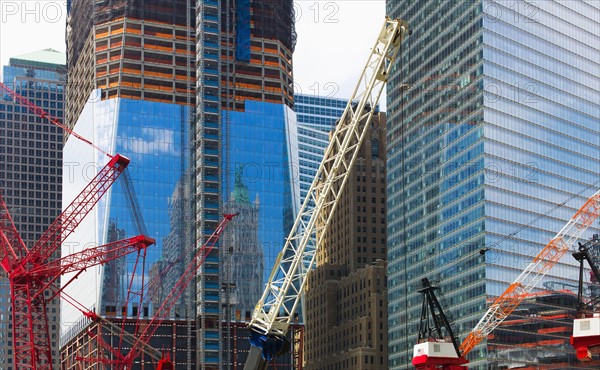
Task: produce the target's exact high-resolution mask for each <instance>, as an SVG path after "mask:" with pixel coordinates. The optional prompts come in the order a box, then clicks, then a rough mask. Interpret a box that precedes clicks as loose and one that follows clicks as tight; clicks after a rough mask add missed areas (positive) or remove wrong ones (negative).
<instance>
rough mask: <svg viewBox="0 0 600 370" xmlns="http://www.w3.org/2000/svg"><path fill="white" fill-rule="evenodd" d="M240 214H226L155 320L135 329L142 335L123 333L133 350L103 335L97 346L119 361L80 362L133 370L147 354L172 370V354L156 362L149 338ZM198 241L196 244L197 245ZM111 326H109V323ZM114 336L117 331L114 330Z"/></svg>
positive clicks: (160, 368)
mask: <svg viewBox="0 0 600 370" xmlns="http://www.w3.org/2000/svg"><path fill="white" fill-rule="evenodd" d="M237 215H238V214H237V213H235V214H224V215H223V219H222V220H221V222H220V223H219V225H218V226H217V228H216V229H215V231H214V232H213V233H212V235H211V236H210V237H209V238H208V239H207V241H206V242H205V243H204V244H203V245H202V247H200V248H198V250H197V251H196V254H195V255H194V257H193V258H192V260H191V261H190V262H189V263H188V265H187V266H186V268H185V270H184V272H183V274H182V275H181V277H180V278H179V280H178V281H177V283H175V286H174V287H173V289H172V290H171V292H170V293H169V295H168V296H167V297H166V298H165V300H164V301H163V303H162V305H161V306H160V307H159V308H158V309H157V310H156V311H155V313H154V316H153V318H152V319H151V320H150V321H149V322H147V323H144V325H143V326H142V325H136V330H137V329H138V328H140V327H143V330H142V331H141V332H139V333H135V334H133V335H132V334H128V333H126V332H124V331H122V332H121V334H120V337H119V340H118V341H117V343H120V344H123V343H128V344H129V345H130V346H131V349H130V350H129V352H127V353H126V354H123V352H122V350H121V348H113V347H111V346H110V345H108V344H107V343H106V342H105V341H104V340H103V339H102V337H101V335H97V336H96V338H97V343H98V344H99V345H100V346H101V347H103V348H104V349H105V350H106V351H108V352H109V353H110V354H111V355H112V356H113V357H115V358H116V359H105V358H85V357H77V360H78V361H85V362H93V363H103V364H105V365H111V369H116V370H124V369H130V368H131V366H132V364H133V361H134V360H135V359H136V358H137V357H138V356H139V355H140V354H141V353H142V352H145V353H148V354H150V355H151V356H152V357H154V358H155V359H156V360H157V367H156V369H157V370H171V369H173V364H172V362H171V357H170V353H168V352H167V353H165V354H163V355H162V356H161V358H160V359H157V358H156V356H155V355H152V352H157V351H156V350H155V349H153V348H152V347H151V346H150V344H149V343H150V339H151V338H152V337H153V335H154V333H155V332H156V330H157V329H158V328H159V327H160V325H161V324H162V322H163V321H164V320H165V319H166V318H167V316H168V315H169V313H170V312H171V309H172V308H173V307H174V305H175V303H176V302H177V300H178V299H179V297H180V296H181V294H182V293H183V291H184V290H185V289H186V287H187V286H188V285H189V283H190V282H191V281H192V279H193V278H194V276H196V272H197V271H198V269H199V268H200V266H202V264H203V263H204V260H205V259H206V257H207V256H208V255H209V254H210V252H211V251H212V250H213V248H214V247H215V245H216V244H217V242H218V240H219V237H220V236H221V234H222V233H223V231H224V229H225V226H227V224H228V223H229V221H231V220H232V219H233V217H235V216H237ZM197 242H198V241H196V243H197ZM91 317H92V318H93V319H98V320H101V319H100V318H99V317H97V316H95V315H92V316H91ZM102 322H103V323H104V324H106V320H102ZM109 325H110V324H109ZM111 331H112V332H113V333H114V330H111Z"/></svg>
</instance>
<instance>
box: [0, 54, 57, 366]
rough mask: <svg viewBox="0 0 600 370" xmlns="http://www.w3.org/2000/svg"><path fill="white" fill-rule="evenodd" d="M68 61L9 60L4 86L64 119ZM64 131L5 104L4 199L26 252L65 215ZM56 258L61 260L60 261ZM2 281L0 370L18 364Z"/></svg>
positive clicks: (53, 57)
mask: <svg viewBox="0 0 600 370" xmlns="http://www.w3.org/2000/svg"><path fill="white" fill-rule="evenodd" d="M65 77H66V69H65V55H64V54H63V53H60V52H57V51H56V50H52V49H45V50H39V51H36V52H32V53H29V54H25V55H20V56H17V57H13V58H10V60H9V65H8V66H4V67H3V80H4V81H3V83H4V84H5V85H7V86H8V87H9V88H11V89H13V90H15V91H16V92H17V93H19V94H21V95H22V96H24V97H26V98H27V99H28V100H30V101H31V102H32V103H34V104H35V105H37V106H39V107H41V108H43V109H44V110H45V111H47V112H48V113H49V114H50V115H52V116H54V117H56V118H58V119H62V117H63V113H64V101H65V96H64V87H65V86H64V85H65ZM62 148H63V131H62V129H61V128H59V127H58V126H55V125H53V124H52V123H51V122H49V121H48V120H45V119H42V118H41V117H38V116H37V115H36V114H34V113H33V112H31V111H30V110H29V109H28V108H27V107H25V106H23V105H21V104H19V103H16V102H15V101H13V100H12V99H10V97H8V96H2V99H1V100H0V194H1V195H2V198H3V200H4V202H5V203H6V205H7V207H8V210H9V212H10V213H11V216H12V218H13V221H14V223H15V226H16V228H17V231H19V233H20V235H21V238H22V239H23V242H24V243H25V245H26V246H27V247H32V246H33V245H34V244H35V242H37V240H38V239H39V238H40V237H41V236H42V234H43V233H44V231H46V229H47V228H48V226H50V224H51V223H52V222H53V221H54V220H55V218H56V217H57V216H58V215H59V214H60V213H61V206H62V202H61V193H62V174H63V172H62ZM54 257H55V258H58V257H60V256H59V255H55V256H54ZM1 271H2V273H1V275H2V277H0V286H1V287H2V288H1V289H0V368H2V369H6V370H13V369H16V367H15V366H14V364H13V363H12V362H13V355H12V353H13V350H12V347H13V346H12V343H13V337H12V336H13V333H12V330H11V327H12V320H11V317H12V315H11V310H10V307H11V302H10V286H9V281H8V279H6V277H5V276H6V275H5V273H4V270H3V269H2V270H1ZM59 309H60V305H59V300H58V299H54V300H52V301H51V302H50V304H49V306H48V319H49V325H50V335H51V344H52V359H53V361H54V364H53V367H55V368H58V367H59V360H60V357H59V355H58V337H59V330H60V325H59V319H60V317H59Z"/></svg>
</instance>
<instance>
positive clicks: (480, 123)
mask: <svg viewBox="0 0 600 370" xmlns="http://www.w3.org/2000/svg"><path fill="white" fill-rule="evenodd" d="M387 13H388V14H389V15H390V16H393V17H399V18H402V19H404V20H406V21H407V22H408V23H409V24H410V26H411V29H412V30H413V33H412V35H411V36H410V37H408V38H407V40H406V42H405V47H404V48H403V50H402V55H401V57H400V60H399V62H398V67H399V68H397V69H396V70H395V71H394V73H393V75H392V76H391V78H390V82H389V84H388V104H387V106H388V109H389V112H390V115H389V119H388V251H389V252H388V274H389V284H388V285H389V327H390V332H389V340H390V342H389V351H390V369H400V368H404V367H405V366H407V364H410V360H411V357H412V346H413V345H414V344H415V341H416V336H415V334H414V333H416V332H417V325H418V322H419V302H420V299H421V297H420V295H419V294H418V292H417V290H418V289H419V288H420V279H421V278H422V277H428V278H429V279H430V280H433V281H438V282H439V284H440V287H441V289H440V292H441V294H442V297H443V299H442V301H443V302H445V303H446V305H445V306H446V307H445V308H446V311H447V314H448V315H449V316H450V317H451V318H453V319H454V322H453V324H454V327H455V329H454V330H455V332H456V333H458V336H459V337H460V339H464V337H465V335H466V334H467V333H468V332H469V331H470V330H471V329H472V328H473V327H474V326H475V325H476V323H477V322H478V321H479V319H480V318H481V316H482V314H483V313H484V311H485V310H486V303H487V298H493V297H497V296H498V295H500V294H501V293H502V292H503V291H504V290H505V289H506V287H507V285H508V284H509V283H510V282H512V281H514V279H515V278H516V277H517V276H518V275H519V273H520V272H521V271H522V270H523V269H524V268H525V267H526V266H527V265H528V264H529V263H530V262H531V260H532V258H533V257H534V256H535V255H536V254H537V252H539V251H540V250H541V249H542V248H543V246H545V245H546V243H547V242H548V241H549V240H550V239H551V238H552V237H554V235H556V233H557V232H558V231H559V230H561V228H562V227H563V226H564V225H565V224H566V223H567V221H568V220H569V219H570V218H571V217H572V216H573V214H574V213H575V212H576V210H577V209H579V207H581V205H583V203H584V202H585V200H586V199H587V197H589V196H590V195H591V194H593V193H594V192H595V190H596V189H597V188H598V186H599V179H600V175H599V174H600V126H599V124H598V122H599V118H600V100H599V99H600V97H599V94H598V86H600V79H599V77H598V76H599V74H598V72H599V71H600V64H598V60H599V59H598V57H599V56H600V51H599V49H598V45H600V36H599V35H600V33H598V32H596V31H597V30H598V29H599V27H600V24H599V22H598V19H600V8H599V6H598V4H596V3H589V2H579V1H571V2H558V1H542V2H535V3H534V2H525V1H500V2H497V1H488V0H479V1H469V2H455V1H438V2H411V1H392V0H390V1H388V2H387ZM594 30H595V31H594ZM402 83H408V84H410V85H411V88H410V89H408V90H407V91H403V87H402V86H401V84H402ZM593 228H594V229H595V230H593V231H590V232H589V233H590V234H591V233H593V232H596V233H597V232H598V231H597V230H598V227H597V224H595V225H593ZM585 237H587V235H586V236H585ZM550 281H559V282H565V283H567V284H576V281H577V269H576V268H575V261H574V259H572V257H571V256H570V255H568V254H567V255H565V257H563V259H561V261H560V263H559V264H558V265H557V266H556V267H554V269H553V270H551V271H549V272H548V274H547V276H546V278H545V279H544V280H543V281H542V282H541V283H540V286H541V285H542V283H543V282H550ZM490 344H493V340H491V339H488V340H487V343H486V342H485V341H484V342H483V343H482V344H481V345H480V346H478V347H476V348H475V349H474V350H473V351H472V352H471V353H470V355H469V359H470V361H471V364H472V367H471V368H482V369H483V368H488V366H494V365H493V364H494V363H497V357H498V356H497V354H496V353H494V351H495V348H496V347H493V346H490ZM562 346H563V347H565V346H568V343H563V344H562ZM540 356H543V354H540ZM503 363H504V364H506V361H504V362H503Z"/></svg>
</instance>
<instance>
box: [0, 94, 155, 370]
mask: <svg viewBox="0 0 600 370" xmlns="http://www.w3.org/2000/svg"><path fill="white" fill-rule="evenodd" d="M0 90H2V91H5V92H7V93H8V94H9V95H10V96H12V97H13V98H14V99H15V101H17V102H19V103H20V104H22V105H25V106H26V107H28V108H29V109H30V110H31V111H32V112H33V113H34V114H36V115H37V116H39V117H41V118H42V119H48V120H49V121H50V122H52V123H53V124H56V125H59V126H60V127H62V128H63V129H66V130H67V131H69V132H70V133H71V134H73V135H76V134H75V133H73V132H72V131H71V130H68V129H67V128H66V127H65V126H63V125H61V124H60V122H58V120H56V119H55V118H53V117H51V116H50V115H48V113H47V112H45V111H44V110H43V109H41V108H39V107H37V106H36V105H35V104H33V103H31V102H30V101H29V100H27V99H26V98H24V97H22V96H21V95H19V94H18V93H16V92H14V91H12V90H11V89H9V88H8V87H6V86H5V85H4V84H2V83H0ZM76 137H77V138H79V139H80V140H83V141H84V142H86V143H88V144H90V145H92V146H93V144H92V143H91V142H90V141H89V140H87V139H85V138H83V137H81V136H79V135H76ZM94 147H95V146H94ZM97 149H98V148H97ZM102 152H103V153H105V154H106V152H104V151H102ZM109 157H110V159H109V161H108V163H107V164H106V165H105V166H104V167H103V168H102V169H101V170H100V171H99V173H98V174H97V175H96V176H95V177H94V178H93V179H92V180H91V182H90V183H89V184H88V185H87V186H86V187H85V188H84V189H83V190H82V191H81V193H79V195H77V196H76V197H75V199H74V200H73V201H72V202H71V204H69V205H68V206H67V207H65V208H64V210H63V212H62V213H61V214H60V215H59V216H58V217H57V218H56V220H55V221H54V222H53V223H52V224H51V225H50V227H48V229H47V230H46V232H45V233H44V234H43V235H42V236H41V237H40V239H39V240H38V241H37V242H36V243H35V245H33V247H31V249H28V248H27V247H26V246H25V244H24V243H23V240H22V238H21V237H20V235H19V233H18V231H17V229H16V227H15V225H14V223H13V220H12V218H11V215H10V213H9V211H8V207H7V205H6V203H5V202H4V199H3V198H2V196H1V195H0V264H1V265H2V268H3V269H4V270H5V271H6V273H7V274H8V279H9V282H10V291H11V306H12V331H13V348H14V350H13V360H14V366H15V367H16V368H18V369H34V370H42V369H43V370H45V369H48V370H51V369H52V350H51V344H50V333H49V327H48V317H47V314H46V306H47V302H48V301H49V298H48V297H47V296H46V293H47V292H50V293H54V294H52V295H51V298H50V299H52V298H53V297H55V296H56V295H57V294H59V293H60V290H58V291H56V290H55V284H53V283H55V282H56V280H57V279H58V278H59V277H60V276H61V275H62V274H65V273H67V272H74V271H83V270H84V269H86V268H88V267H91V266H95V265H98V264H102V263H105V262H107V261H109V260H112V259H115V258H119V257H121V256H123V255H126V254H128V253H131V252H133V251H140V250H145V249H146V248H147V247H148V246H149V245H151V244H153V243H154V239H152V238H148V237H146V236H143V235H141V236H138V237H134V238H130V239H126V240H122V241H119V242H116V243H111V244H107V245H105V246H102V247H98V248H94V249H92V250H84V251H82V252H80V253H75V254H72V255H69V256H67V257H65V258H63V259H60V260H52V255H53V254H54V253H55V252H56V250H57V249H58V248H59V247H60V245H61V243H62V242H63V241H64V240H65V239H66V238H67V237H69V235H71V234H72V233H73V231H75V229H76V228H77V226H78V225H79V224H80V223H81V221H82V220H83V218H84V217H85V216H86V215H87V214H88V213H89V212H90V211H91V210H92V208H93V207H94V206H95V205H96V204H97V203H98V201H99V200H100V198H102V196H103V195H104V194H105V193H106V192H107V191H108V189H109V188H110V186H111V185H112V184H113V183H114V182H115V181H116V180H117V178H118V177H119V175H120V174H121V173H122V172H123V171H124V170H125V168H127V165H128V164H129V159H128V158H126V157H124V156H122V155H119V154H116V155H114V156H109ZM77 275H78V274H76V276H77ZM72 281H73V279H71V280H69V281H68V282H67V283H66V284H63V288H64V287H65V286H66V285H68V284H69V283H70V282H72ZM48 296H50V295H48Z"/></svg>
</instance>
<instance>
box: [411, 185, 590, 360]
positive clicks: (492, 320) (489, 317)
mask: <svg viewBox="0 0 600 370" xmlns="http://www.w3.org/2000/svg"><path fill="white" fill-rule="evenodd" d="M598 216H600V190H598V191H597V192H596V193H595V194H594V195H592V196H591V197H590V198H588V200H587V201H586V202H585V203H584V204H583V206H582V207H581V208H580V209H579V210H578V211H577V212H576V213H575V215H573V217H572V218H571V219H570V220H569V222H567V224H566V225H565V226H564V227H563V228H562V229H561V230H560V231H559V232H558V234H556V236H555V237H554V238H552V239H551V240H550V242H548V244H547V245H546V246H545V247H544V249H542V250H541V251H540V252H539V253H538V255H537V256H536V257H535V258H534V259H533V261H532V262H531V263H530V264H529V265H528V266H527V267H526V268H525V270H523V272H522V273H521V274H520V275H519V276H518V277H517V279H516V280H515V281H514V282H513V283H512V284H510V285H509V286H508V288H506V290H505V291H504V293H502V294H501V295H500V296H499V297H498V298H496V300H495V301H494V303H492V304H491V305H490V307H489V308H488V310H487V312H486V313H485V314H484V316H483V317H482V318H481V320H479V323H477V325H476V326H475V328H473V330H471V332H470V333H469V335H468V336H467V337H466V338H465V340H464V341H463V342H462V344H461V345H460V347H459V348H456V346H455V344H454V343H455V340H456V338H450V339H451V340H448V339H440V338H434V339H432V340H429V339H424V340H423V341H422V342H420V343H417V345H415V346H414V353H413V360H412V363H413V365H414V366H415V368H417V369H421V370H435V369H442V370H455V369H463V368H464V367H462V366H463V365H464V364H466V363H467V362H468V361H467V360H466V356H467V354H468V353H469V352H470V351H471V350H472V349H473V348H475V346H476V345H477V344H479V343H480V342H481V341H482V340H483V339H485V338H487V336H488V334H490V333H491V332H492V331H493V330H494V329H495V328H496V327H497V326H498V325H499V324H500V323H501V322H502V321H504V319H506V318H507V317H508V316H509V315H510V314H511V313H512V312H513V311H514V310H515V309H516V308H517V307H518V306H519V304H521V302H523V300H525V299H526V298H527V297H528V296H529V295H530V293H531V291H532V290H533V288H534V287H535V286H536V285H537V283H538V282H539V281H540V280H542V278H543V277H544V276H546V274H547V273H548V271H550V269H551V268H552V267H553V266H554V265H555V264H556V263H557V262H558V261H559V260H560V259H561V257H562V256H564V254H565V253H566V252H567V251H568V250H569V249H570V248H571V247H572V246H573V245H574V244H575V242H577V240H578V239H579V238H580V237H581V235H582V234H583V233H584V232H585V231H586V230H587V228H588V227H589V226H591V224H592V223H593V222H594V221H595V220H596V219H597V218H598ZM599 333H600V331H599ZM599 343H600V342H599ZM457 366H458V367H457Z"/></svg>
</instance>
